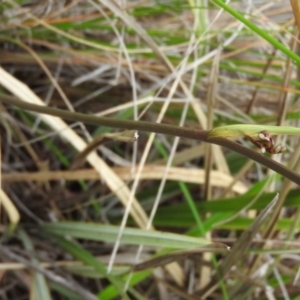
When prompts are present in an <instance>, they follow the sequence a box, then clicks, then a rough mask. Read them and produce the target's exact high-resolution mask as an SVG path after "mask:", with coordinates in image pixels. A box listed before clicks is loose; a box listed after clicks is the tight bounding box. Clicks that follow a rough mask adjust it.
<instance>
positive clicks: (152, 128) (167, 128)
mask: <svg viewBox="0 0 300 300" xmlns="http://www.w3.org/2000/svg"><path fill="white" fill-rule="evenodd" d="M0 101H1V102H3V103H6V104H11V105H15V106H17V107H19V108H22V109H26V110H29V111H34V112H39V113H42V114H47V115H52V116H56V117H60V118H63V119H67V120H70V121H75V122H83V123H86V124H93V125H101V126H107V127H113V128H122V129H133V130H139V131H145V132H155V133H161V134H168V135H172V136H179V137H183V138H189V139H194V140H199V141H202V142H206V143H211V144H216V145H219V146H222V147H225V148H227V149H230V150H232V151H235V152H237V153H240V154H241V155H244V156H246V157H248V158H250V159H252V160H254V161H256V162H258V163H260V164H262V165H264V166H265V167H267V168H270V169H272V170H273V171H275V172H277V173H279V174H281V175H282V176H284V177H286V178H288V179H290V180H291V181H293V182H295V183H296V184H298V185H300V175H299V174H297V173H295V172H293V171H292V170H289V169H288V168H286V167H285V166H283V165H281V164H279V163H277V162H276V161H274V160H272V159H270V158H268V157H266V156H263V155H262V154H260V153H258V152H256V151H253V150H251V149H250V148H246V147H244V146H242V145H240V144H238V143H236V142H233V141H231V140H228V139H225V138H220V137H218V138H209V137H208V133H209V131H207V130H199V129H195V128H186V127H179V126H173V125H168V124H159V123H151V122H143V121H130V120H116V119H111V118H104V117H97V116H93V115H87V114H82V113H77V112H70V111H66V110H62V109H58V108H52V107H46V106H41V105H36V104H31V103H28V102H24V101H21V100H18V99H16V98H14V97H12V96H7V95H3V94H2V95H0Z"/></svg>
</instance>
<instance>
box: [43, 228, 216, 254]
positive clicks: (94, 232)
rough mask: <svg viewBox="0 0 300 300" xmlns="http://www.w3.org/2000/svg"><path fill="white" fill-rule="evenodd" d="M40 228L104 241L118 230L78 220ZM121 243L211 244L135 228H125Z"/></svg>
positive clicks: (180, 246)
mask: <svg viewBox="0 0 300 300" xmlns="http://www.w3.org/2000/svg"><path fill="white" fill-rule="evenodd" d="M42 228H43V230H44V231H47V232H50V233H53V234H56V235H60V236H65V235H68V236H72V237H76V238H82V239H88V240H93V241H105V242H115V241H116V239H117V236H118V233H119V230H120V228H119V227H118V226H111V225H103V224H93V223H79V222H57V223H48V224H45V225H42ZM121 243H124V244H131V245H140V244H143V245H146V246H153V247H162V248H163V247H165V248H174V249H187V248H194V247H200V246H203V245H209V244H211V242H210V241H208V240H206V239H203V238H195V237H189V236H185V235H181V234H175V233H168V232H161V231H153V230H143V229H137V228H125V230H124V233H123V235H122V238H121Z"/></svg>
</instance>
